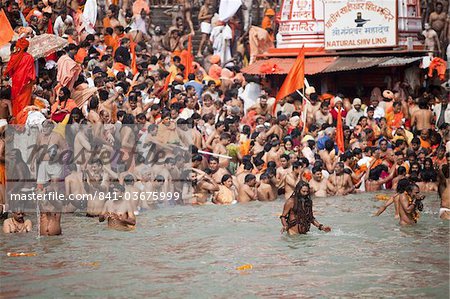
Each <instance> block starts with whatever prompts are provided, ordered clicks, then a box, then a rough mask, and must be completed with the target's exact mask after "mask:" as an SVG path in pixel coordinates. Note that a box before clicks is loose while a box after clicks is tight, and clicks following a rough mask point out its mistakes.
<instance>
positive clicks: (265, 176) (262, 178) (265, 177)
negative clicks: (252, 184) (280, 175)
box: [259, 172, 269, 181]
mask: <svg viewBox="0 0 450 299" xmlns="http://www.w3.org/2000/svg"><path fill="white" fill-rule="evenodd" d="M259 179H260V181H262V180H267V179H269V174H268V173H267V172H264V173H263V174H261V176H260V177H259Z"/></svg>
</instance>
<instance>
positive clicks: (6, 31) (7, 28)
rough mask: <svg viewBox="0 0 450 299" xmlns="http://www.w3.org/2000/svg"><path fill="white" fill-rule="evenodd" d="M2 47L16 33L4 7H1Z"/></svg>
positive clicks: (0, 42) (0, 43)
mask: <svg viewBox="0 0 450 299" xmlns="http://www.w3.org/2000/svg"><path fill="white" fill-rule="evenodd" d="M0 24H2V25H1V26H0V47H1V46H3V45H6V44H7V43H9V42H10V41H11V39H12V37H13V35H14V30H13V29H12V27H11V24H10V23H9V20H8V18H7V17H6V14H5V12H4V11H3V9H0Z"/></svg>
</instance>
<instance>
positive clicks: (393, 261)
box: [0, 194, 449, 298]
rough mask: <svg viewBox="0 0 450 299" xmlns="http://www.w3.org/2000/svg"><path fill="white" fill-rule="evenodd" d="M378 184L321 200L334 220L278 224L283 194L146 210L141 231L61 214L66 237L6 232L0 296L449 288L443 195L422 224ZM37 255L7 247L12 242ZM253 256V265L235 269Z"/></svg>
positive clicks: (428, 207)
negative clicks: (301, 227)
mask: <svg viewBox="0 0 450 299" xmlns="http://www.w3.org/2000/svg"><path fill="white" fill-rule="evenodd" d="M372 198H373V194H362V195H361V194H360V195H351V196H347V197H345V198H333V197H331V198H326V199H315V200H314V205H315V211H316V212H315V216H316V218H318V220H319V221H321V222H322V223H324V224H327V225H331V226H332V228H333V231H332V232H331V233H328V234H325V233H322V232H319V231H318V230H317V229H316V228H314V227H313V228H312V231H311V232H310V234H308V235H306V236H297V237H286V236H282V235H280V232H279V231H280V222H279V218H278V215H279V213H281V209H282V205H283V203H282V202H281V201H279V202H273V203H259V202H257V203H251V204H247V205H234V206H214V205H210V206H202V207H191V206H176V207H168V208H164V209H159V210H153V211H148V212H146V213H145V214H143V215H141V216H138V219H137V221H138V226H137V229H136V231H134V232H118V231H113V230H110V229H108V228H107V226H106V224H105V223H98V222H97V221H96V219H90V218H85V217H80V216H75V215H63V224H62V225H63V233H64V235H63V236H59V237H43V238H40V239H37V238H36V234H35V233H34V234H33V235H30V234H28V235H10V236H6V235H4V234H2V237H1V244H0V254H1V273H0V274H1V280H0V290H1V295H0V297H26V296H34V297H53V298H60V297H74V298H81V297H83V298H86V297H121V298H134V297H145V298H149V297H164V298H186V297H188V298H192V297H196V298H207V297H215V298H236V297H245V298H249V297H250V298H252V297H254V298H256V297H272V298H279V297H288V298H293V297H306V298H308V297H311V298H312V297H324V298H330V297H331V298H336V297H355V296H356V297H377V298H380V297H396V298H398V297H404V298H411V297H414V298H424V297H427V298H448V297H449V223H448V222H444V221H441V220H440V219H439V218H438V215H437V212H438V208H439V200H438V199H437V197H436V195H431V196H429V198H427V201H426V204H425V210H424V212H423V213H422V214H421V218H420V220H419V223H418V225H416V226H414V227H408V228H400V227H399V225H398V221H397V220H395V219H394V218H393V209H390V210H388V211H386V212H385V213H384V214H383V215H381V216H380V217H379V218H375V217H370V215H371V214H372V213H373V212H374V211H375V210H376V207H378V206H379V205H380V204H381V202H379V201H376V200H374V199H372ZM22 251H23V252H36V253H37V254H38V256H36V257H15V258H14V257H7V256H6V253H7V252H22ZM243 264H252V265H253V269H251V270H247V271H237V270H236V269H235V268H236V267H237V266H240V265H243Z"/></svg>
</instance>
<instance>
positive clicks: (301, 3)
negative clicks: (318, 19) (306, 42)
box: [291, 0, 314, 21]
mask: <svg viewBox="0 0 450 299" xmlns="http://www.w3.org/2000/svg"><path fill="white" fill-rule="evenodd" d="M291 13H292V14H291V20H292V21H300V20H312V19H314V14H313V0H293V1H292V12H291Z"/></svg>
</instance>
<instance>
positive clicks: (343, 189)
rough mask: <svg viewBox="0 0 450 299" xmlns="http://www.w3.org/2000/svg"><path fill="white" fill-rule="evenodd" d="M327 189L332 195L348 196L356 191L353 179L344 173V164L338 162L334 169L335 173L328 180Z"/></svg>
mask: <svg viewBox="0 0 450 299" xmlns="http://www.w3.org/2000/svg"><path fill="white" fill-rule="evenodd" d="M327 188H328V193H330V194H332V195H347V194H349V193H352V192H353V191H354V190H355V186H354V185H353V182H352V178H351V177H350V175H348V174H346V173H345V172H344V163H343V162H338V163H337V164H336V166H335V167H334V173H333V174H332V175H330V177H329V178H328V182H327Z"/></svg>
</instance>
